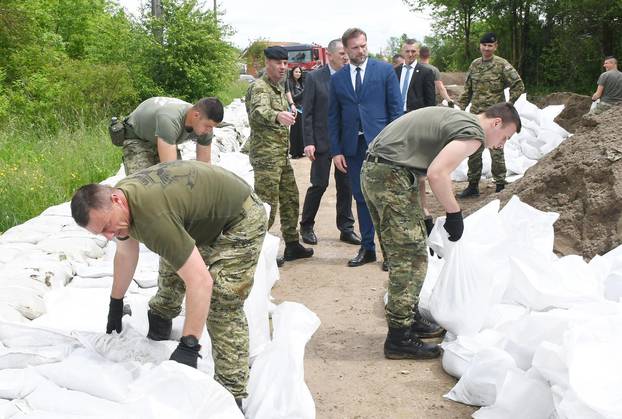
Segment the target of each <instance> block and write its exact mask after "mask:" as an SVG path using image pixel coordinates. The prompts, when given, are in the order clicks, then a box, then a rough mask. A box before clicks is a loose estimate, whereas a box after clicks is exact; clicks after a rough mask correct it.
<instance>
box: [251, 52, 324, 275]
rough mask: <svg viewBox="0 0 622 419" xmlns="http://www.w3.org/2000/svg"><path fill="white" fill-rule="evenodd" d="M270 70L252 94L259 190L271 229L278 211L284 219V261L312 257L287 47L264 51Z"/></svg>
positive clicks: (253, 148) (254, 158) (253, 145)
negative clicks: (293, 153) (296, 166)
mask: <svg viewBox="0 0 622 419" xmlns="http://www.w3.org/2000/svg"><path fill="white" fill-rule="evenodd" d="M264 55H265V57H266V71H265V73H264V75H263V76H262V77H261V78H260V79H257V80H256V81H255V83H253V88H252V89H253V90H252V94H251V95H250V104H249V106H248V109H249V123H250V126H251V138H250V139H249V158H250V162H251V165H252V166H253V170H254V172H255V191H256V192H257V195H259V197H260V198H261V199H262V200H263V201H264V202H266V203H268V204H270V207H271V208H270V219H269V221H268V228H270V227H272V224H274V219H275V217H276V211H277V209H278V210H279V213H280V216H281V217H280V218H281V232H282V234H283V240H285V252H284V253H283V259H282V260H278V262H279V264H282V261H285V260H287V261H289V260H295V259H300V258H308V257H311V256H312V255H313V249H309V248H305V247H303V246H302V245H301V244H300V242H299V238H300V236H299V234H298V229H297V225H298V213H299V202H298V186H297V185H296V178H295V177H294V170H293V169H292V166H291V164H290V160H289V156H288V150H289V127H290V126H292V125H293V124H294V122H295V120H296V118H295V115H294V114H293V113H292V112H291V111H290V110H289V109H290V106H289V103H288V101H287V97H286V95H285V88H284V86H283V83H282V82H281V80H282V79H283V76H284V75H285V72H286V71H287V50H286V49H285V48H283V47H278V46H277V47H268V48H266V49H265V50H264Z"/></svg>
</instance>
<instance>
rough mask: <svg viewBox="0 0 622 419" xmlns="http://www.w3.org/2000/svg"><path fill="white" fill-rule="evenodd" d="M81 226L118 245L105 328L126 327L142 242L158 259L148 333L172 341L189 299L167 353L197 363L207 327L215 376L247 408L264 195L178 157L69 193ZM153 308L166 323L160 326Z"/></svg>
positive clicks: (231, 177) (218, 170) (229, 175)
mask: <svg viewBox="0 0 622 419" xmlns="http://www.w3.org/2000/svg"><path fill="white" fill-rule="evenodd" d="M71 215H72V217H73V218H74V220H75V221H76V223H77V224H78V225H80V226H82V227H84V228H86V229H87V230H88V231H90V232H91V233H93V234H101V235H103V236H105V237H106V238H107V239H108V240H112V239H116V242H117V252H116V254H115V259H114V273H113V283H112V290H111V294H110V308H109V312H108V324H107V326H106V328H107V332H108V333H111V332H112V331H113V330H116V331H117V332H118V333H120V332H121V330H122V321H121V319H122V317H123V298H124V296H125V293H126V292H127V289H128V287H129V285H130V283H131V282H132V278H133V276H134V271H135V270H136V265H137V263H138V257H139V242H140V243H144V244H145V245H146V246H147V247H148V248H149V249H151V250H152V251H154V252H155V253H157V254H159V255H160V257H161V263H162V262H163V263H164V265H163V266H160V273H159V277H158V291H157V293H156V294H155V295H154V296H153V297H152V298H151V300H150V301H149V308H150V310H149V317H150V318H149V320H150V323H149V333H150V334H151V336H150V337H151V338H152V339H156V340H167V339H170V335H171V329H172V322H171V320H170V319H172V318H174V317H176V316H177V315H179V313H180V311H181V304H182V301H183V299H184V296H185V298H186V318H185V321H184V326H183V330H182V338H181V339H180V342H179V345H178V346H177V349H175V351H174V352H173V353H172V354H171V360H174V361H177V362H180V363H182V364H185V365H188V366H190V367H194V368H196V367H197V359H198V358H199V357H200V354H199V351H200V350H201V345H200V344H199V339H200V338H201V334H202V332H203V327H204V326H207V331H208V333H209V335H210V338H211V341H212V355H213V358H214V368H215V371H214V372H215V379H216V381H218V382H219V383H220V384H222V385H223V386H224V387H225V388H226V389H227V390H229V391H230V392H231V394H233V396H234V397H235V399H236V402H237V403H238V406H241V401H242V399H243V398H244V397H246V385H247V383H248V376H249V364H248V356H249V354H248V350H249V349H248V339H249V338H248V324H247V322H246V315H245V314H244V301H245V300H246V298H247V297H248V294H249V293H250V290H251V287H252V285H253V277H254V274H255V268H256V266H257V260H258V258H259V253H260V251H261V247H262V243H263V239H264V236H265V234H266V230H267V216H266V211H265V209H264V207H263V203H262V202H261V200H260V199H259V198H258V197H257V196H256V195H255V194H254V193H253V191H252V189H251V187H250V186H249V185H248V184H247V183H246V182H245V181H244V180H243V179H241V178H239V177H238V176H236V175H235V174H233V173H231V172H229V171H227V170H225V169H223V168H220V167H217V166H212V165H208V164H204V163H201V162H197V161H172V162H165V163H160V164H157V165H155V166H151V167H149V168H146V169H143V170H140V171H138V172H136V173H134V174H132V175H130V176H127V177H126V178H124V179H122V180H121V181H119V183H117V185H116V186H115V187H110V186H105V185H101V184H90V185H85V186H83V187H81V188H80V189H78V190H77V191H76V193H75V194H74V196H73V198H72V200H71ZM151 313H157V314H158V316H161V317H162V318H163V319H168V321H167V322H160V323H159V324H158V327H157V328H154V327H153V324H152V322H151Z"/></svg>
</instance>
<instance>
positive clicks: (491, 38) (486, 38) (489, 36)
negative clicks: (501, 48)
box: [479, 32, 497, 44]
mask: <svg viewBox="0 0 622 419" xmlns="http://www.w3.org/2000/svg"><path fill="white" fill-rule="evenodd" d="M494 42H497V35H495V33H494V32H487V33H485V34H484V35H483V36H482V37H481V38H480V39H479V43H480V44H492V43H494Z"/></svg>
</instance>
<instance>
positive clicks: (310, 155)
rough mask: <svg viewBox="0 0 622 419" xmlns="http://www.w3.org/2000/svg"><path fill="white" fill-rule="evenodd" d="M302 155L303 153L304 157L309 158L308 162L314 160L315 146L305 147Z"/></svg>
mask: <svg viewBox="0 0 622 419" xmlns="http://www.w3.org/2000/svg"><path fill="white" fill-rule="evenodd" d="M304 153H305V156H307V157H308V158H309V160H311V161H313V160H315V146H314V145H308V146H306V147H305V150H304Z"/></svg>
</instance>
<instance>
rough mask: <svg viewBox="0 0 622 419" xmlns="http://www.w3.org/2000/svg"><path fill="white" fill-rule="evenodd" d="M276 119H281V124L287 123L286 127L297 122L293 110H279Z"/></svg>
mask: <svg viewBox="0 0 622 419" xmlns="http://www.w3.org/2000/svg"><path fill="white" fill-rule="evenodd" d="M276 120H277V121H279V123H280V124H281V125H285V126H286V127H289V126H291V125H294V123H295V122H296V117H295V116H294V115H292V113H291V112H286V111H283V112H279V113H278V114H277V115H276Z"/></svg>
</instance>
